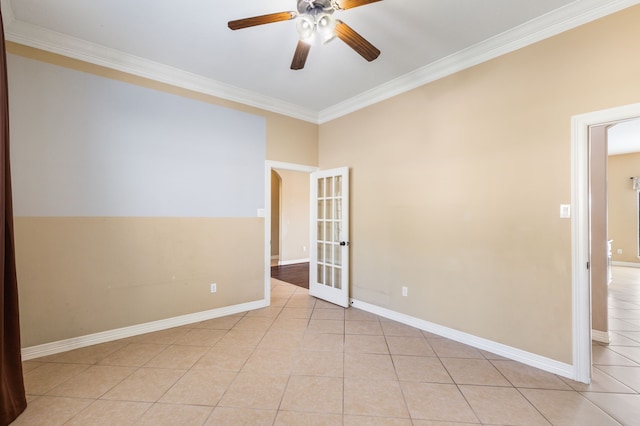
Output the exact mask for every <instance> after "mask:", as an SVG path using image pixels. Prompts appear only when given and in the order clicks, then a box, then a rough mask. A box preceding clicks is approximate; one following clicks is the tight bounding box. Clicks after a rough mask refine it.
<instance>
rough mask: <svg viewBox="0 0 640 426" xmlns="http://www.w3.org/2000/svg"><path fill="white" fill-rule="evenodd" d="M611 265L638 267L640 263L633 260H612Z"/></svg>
mask: <svg viewBox="0 0 640 426" xmlns="http://www.w3.org/2000/svg"><path fill="white" fill-rule="evenodd" d="M611 265H613V266H626V267H628V268H640V263H635V262H618V261H616V260H614V261H613V262H611Z"/></svg>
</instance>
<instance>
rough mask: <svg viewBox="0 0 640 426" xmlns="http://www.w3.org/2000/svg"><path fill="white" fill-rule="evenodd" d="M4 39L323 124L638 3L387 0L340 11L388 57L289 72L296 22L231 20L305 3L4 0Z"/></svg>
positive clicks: (335, 54) (325, 50)
mask: <svg viewBox="0 0 640 426" xmlns="http://www.w3.org/2000/svg"><path fill="white" fill-rule="evenodd" d="M0 1H1V4H2V14H3V18H4V24H5V33H6V38H7V39H8V40H11V41H15V42H18V43H22V44H25V45H28V46H33V47H37V48H41V49H45V50H48V51H51V52H55V53H60V54H63V55H67V56H70V57H73V58H77V59H82V60H85V61H88V62H92V63H96V64H99V65H103V66H107V67H111V68H114V69H118V70H122V71H126V72H130V73H133V74H136V75H141V76H144V77H148V78H153V79H156V80H159V81H163V82H167V83H170V84H175V85H177V86H180V87H186V88H189V89H192V90H197V91H200V92H203V93H208V94H212V95H215V96H219V97H222V98H225V99H230V100H234V101H238V102H242V103H245V104H248V105H253V106H257V107H260V108H264V109H267V110H270V111H274V112H279V113H283V114H287V115H290V116H293V117H297V118H300V119H303V120H307V121H311V122H316V123H322V122H326V121H328V120H331V119H333V118H336V117H339V116H341V115H344V114H346V113H349V112H352V111H354V110H357V109H359V108H362V107H364V106H367V105H370V104H372V103H375V102H378V101H380V100H382V99H386V98H389V97H391V96H393V95H396V94H398V93H402V92H404V91H406V90H410V89H412V88H414V87H417V86H420V85H422V84H425V83H427V82H429V81H433V80H435V79H437V78H441V77H443V76H445V75H448V74H451V73H453V72H456V71H459V70H461V69H464V68H467V67H470V66H473V65H476V64H478V63H480V62H483V61H486V60H489V59H491V58H494V57H496V56H499V55H501V54H504V53H507V52H510V51H513V50H515V49H518V48H521V47H523V46H526V45H528V44H531V43H534V42H536V41H539V40H542V39H544V38H546V37H549V36H552V35H555V34H557V33H560V32H562V31H566V30H568V29H570V28H574V27H576V26H578V25H581V24H584V23H586V22H589V21H592V20H594V19H597V18H599V17H602V16H605V15H608V14H610V13H613V12H616V11H618V10H621V9H623V8H626V7H629V6H632V5H634V4H637V3H640V0H575V1H572V0H534V1H532V0H383V1H380V2H377V3H373V4H369V5H366V6H361V7H357V8H354V9H350V10H346V11H339V12H336V17H337V18H339V19H341V20H342V21H344V22H345V23H347V24H348V25H349V26H351V27H352V28H353V29H354V30H356V31H357V32H358V33H359V34H361V35H362V36H363V37H365V38H366V39H367V40H369V41H370V42H371V43H372V44H374V45H375V46H376V47H377V48H379V49H380V50H381V51H382V54H381V55H380V57H379V58H378V59H377V60H375V61H373V62H371V63H369V62H366V61H365V60H364V59H362V57H360V56H359V55H358V54H357V53H355V52H354V51H353V50H351V49H350V48H349V47H348V46H347V45H346V44H344V43H342V42H341V41H340V40H334V41H332V42H331V43H329V44H327V45H324V46H314V47H312V49H311V52H310V54H309V58H308V60H307V63H306V67H305V68H304V69H303V70H301V71H292V70H290V69H289V66H290V64H291V59H292V56H293V52H294V50H295V46H296V43H297V33H296V30H295V24H294V22H293V21H286V22H279V23H274V24H268V25H263V26H258V27H253V28H247V29H242V30H238V31H231V30H229V29H228V28H227V22H228V21H229V20H235V19H240V18H245V17H250V16H255V15H261V14H267V13H273V12H280V11H290V10H296V4H297V1H296V0H270V1H264V0H135V1H132V0H109V1H104V0H0Z"/></svg>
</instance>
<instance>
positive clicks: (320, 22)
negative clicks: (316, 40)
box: [316, 13, 336, 43]
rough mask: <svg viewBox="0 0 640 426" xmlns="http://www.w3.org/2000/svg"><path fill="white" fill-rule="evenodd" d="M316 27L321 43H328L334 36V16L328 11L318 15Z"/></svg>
mask: <svg viewBox="0 0 640 426" xmlns="http://www.w3.org/2000/svg"><path fill="white" fill-rule="evenodd" d="M316 28H317V31H318V34H320V38H321V39H322V42H323V43H328V42H330V41H331V40H333V39H334V38H335V37H336V18H334V17H333V15H331V14H329V13H323V14H322V15H319V16H318V18H317V21H316Z"/></svg>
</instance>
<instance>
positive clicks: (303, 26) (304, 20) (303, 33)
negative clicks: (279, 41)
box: [296, 15, 316, 42]
mask: <svg viewBox="0 0 640 426" xmlns="http://www.w3.org/2000/svg"><path fill="white" fill-rule="evenodd" d="M315 28H316V24H315V22H314V21H313V18H311V16H309V15H300V16H298V17H297V18H296V30H298V36H299V37H300V40H302V41H306V42H311V39H312V38H313V34H314V32H315Z"/></svg>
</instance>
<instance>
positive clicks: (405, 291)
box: [402, 287, 408, 297]
mask: <svg viewBox="0 0 640 426" xmlns="http://www.w3.org/2000/svg"><path fill="white" fill-rule="evenodd" d="M407 293H408V290H407V288H406V287H402V296H404V297H407Z"/></svg>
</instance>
